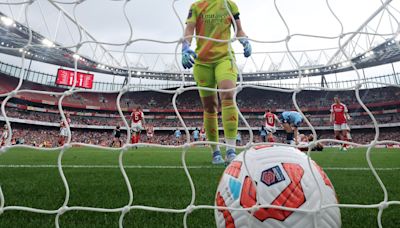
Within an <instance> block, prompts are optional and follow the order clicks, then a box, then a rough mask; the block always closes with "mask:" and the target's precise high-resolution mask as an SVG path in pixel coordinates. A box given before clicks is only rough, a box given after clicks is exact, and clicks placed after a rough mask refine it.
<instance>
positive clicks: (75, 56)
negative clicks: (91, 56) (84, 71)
mask: <svg viewBox="0 0 400 228" xmlns="http://www.w3.org/2000/svg"><path fill="white" fill-rule="evenodd" d="M72 58H74V59H76V60H78V59H79V58H80V56H79V55H78V54H73V55H72Z"/></svg>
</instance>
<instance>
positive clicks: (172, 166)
mask: <svg viewBox="0 0 400 228" xmlns="http://www.w3.org/2000/svg"><path fill="white" fill-rule="evenodd" d="M62 167H63V168H72V169H83V168H85V169H117V168H119V166H118V165H63V166H62ZM187 167H188V168H189V169H220V168H224V167H223V166H211V165H209V166H207V165H205V166H204V165H203V166H202V165H198V166H187ZM0 168H58V166H57V165H0ZM124 168H126V169H183V166H178V165H124ZM323 169H324V170H339V171H368V170H370V168H368V167H325V168H323ZM375 170H377V171H394V170H400V167H393V168H375Z"/></svg>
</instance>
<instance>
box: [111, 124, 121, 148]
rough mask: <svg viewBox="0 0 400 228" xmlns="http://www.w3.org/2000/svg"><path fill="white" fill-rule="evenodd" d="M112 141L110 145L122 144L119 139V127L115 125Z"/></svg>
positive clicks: (118, 145)
mask: <svg viewBox="0 0 400 228" xmlns="http://www.w3.org/2000/svg"><path fill="white" fill-rule="evenodd" d="M113 136H114V138H113V141H112V143H111V147H121V146H122V141H121V127H120V126H119V125H117V126H116V127H115V130H114V131H113Z"/></svg>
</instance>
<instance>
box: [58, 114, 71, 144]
mask: <svg viewBox="0 0 400 228" xmlns="http://www.w3.org/2000/svg"><path fill="white" fill-rule="evenodd" d="M60 119H61V120H60V136H59V137H58V146H64V144H65V140H66V139H67V137H68V130H67V126H66V125H65V123H64V121H63V120H62V118H60ZM65 119H66V121H67V123H68V125H70V124H71V119H70V115H69V113H66V114H65Z"/></svg>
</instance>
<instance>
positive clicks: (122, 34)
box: [0, 0, 400, 71]
mask: <svg viewBox="0 0 400 228" xmlns="http://www.w3.org/2000/svg"><path fill="white" fill-rule="evenodd" d="M13 2H14V1H13ZM15 2H18V1H15ZM19 2H21V1H19ZM64 2H73V1H70V0H68V1H64ZM193 2H194V1H193V0H179V1H176V9H177V11H178V15H179V17H180V18H181V20H183V21H184V20H185V18H186V15H187V12H188V9H189V7H190V5H191V3H193ZM235 2H236V3H237V5H238V6H239V9H240V13H241V20H242V24H243V27H244V29H245V31H246V33H247V35H248V36H249V37H250V38H251V39H255V40H259V41H274V40H280V39H284V38H285V37H286V35H287V32H286V28H285V27H284V24H283V23H282V20H281V19H280V17H279V15H278V13H277V10H276V8H275V6H274V1H273V0H236V1H235ZM328 2H329V4H330V5H331V7H332V9H333V10H334V12H335V14H336V15H337V17H338V18H339V19H340V20H341V21H342V23H343V25H344V32H350V31H354V30H356V29H357V28H358V26H359V25H360V24H361V23H362V22H364V21H365V20H366V19H367V18H368V17H369V16H370V15H371V14H372V13H373V12H374V11H375V10H376V9H377V8H378V7H379V6H380V5H381V1H380V0H368V1H365V0H334V1H333V0H331V1H328ZM276 3H277V6H278V9H279V10H280V11H281V13H282V16H283V17H284V18H285V20H286V22H287V24H288V26H289V28H290V32H291V34H310V35H320V36H337V35H339V34H340V24H339V23H338V22H337V21H336V20H335V18H334V16H333V15H332V14H331V12H330V11H329V9H328V6H327V2H326V1H324V0H301V1H294V0H292V1H289V0H277V1H276ZM123 4H124V1H110V0H86V1H84V2H83V3H82V4H79V5H78V6H77V8H76V11H75V13H76V16H77V20H78V21H79V22H80V23H81V24H82V25H83V26H84V27H85V28H86V29H87V30H88V31H89V32H90V33H91V34H92V35H94V37H95V38H96V39H97V40H98V41H101V42H111V43H123V42H126V41H127V39H128V36H129V27H128V24H127V22H126V20H125V19H124V17H123V11H122V9H123ZM172 4H173V1H172V0H131V1H130V2H129V3H128V5H127V8H126V11H127V13H128V15H129V19H130V21H131V23H132V28H133V35H134V37H133V38H150V39H157V40H164V41H172V40H177V39H179V38H180V37H181V34H182V28H181V27H180V24H179V21H178V19H177V17H176V16H175V15H174V13H173V10H172ZM392 5H393V6H395V7H396V8H397V9H400V7H399V6H400V1H399V0H394V1H393V2H392ZM60 6H61V7H63V8H64V9H65V10H66V11H68V12H69V13H70V14H71V15H73V6H74V5H71V4H61V5H60ZM21 8H22V6H20V5H17V6H11V7H7V6H5V5H0V10H1V11H2V12H4V13H6V14H8V15H11V14H12V15H13V16H14V18H16V19H18V18H19V19H20V21H23V20H24V16H23V15H22V14H20V12H21ZM40 8H41V9H42V10H40ZM10 9H11V10H10ZM42 12H44V14H43V15H42V14H41V13H42ZM28 15H29V16H28V20H29V23H30V25H31V27H32V28H33V29H34V30H36V31H38V32H40V33H41V34H43V35H45V36H48V37H50V38H51V39H53V38H54V34H55V31H56V27H57V16H58V11H57V10H55V8H54V7H53V6H51V5H50V4H49V3H48V1H47V0H37V1H35V2H34V3H33V4H32V5H31V6H30V7H29V11H28ZM396 15H398V14H396ZM43 17H44V18H45V19H43ZM385 18H389V17H385ZM385 18H384V20H385ZM399 18H400V17H399ZM46 23H47V24H46ZM390 23H391V22H390V21H389V20H387V19H386V21H382V24H386V25H388V26H381V27H382V29H383V30H385V31H383V30H382V31H379V32H381V33H389V31H390V30H391V28H390V26H389V24H390ZM70 33H71V34H72V36H73V38H71V35H70ZM77 34H78V33H77V29H76V27H75V26H74V25H73V24H72V23H70V22H67V23H64V22H63V21H62V20H61V21H60V23H59V29H58V32H57V37H56V39H55V40H56V41H57V42H59V43H62V44H64V45H71V44H76V42H77V39H78V36H77ZM72 39H73V40H72ZM252 45H253V51H255V52H271V51H285V50H286V47H285V45H284V43H283V42H282V43H279V44H260V43H256V42H252ZM175 46H176V45H175V44H171V45H166V44H157V43H150V42H137V43H134V44H132V45H131V46H130V47H129V51H138V52H163V53H164V52H174V49H175ZM337 46H338V39H317V38H309V37H301V36H295V37H293V38H292V39H291V40H290V42H289V47H290V48H291V50H304V49H320V48H331V47H337ZM107 48H109V49H111V50H121V47H111V46H107ZM234 48H235V50H236V51H238V52H240V51H241V46H240V44H237V42H236V44H234ZM89 49H90V48H89V47H88V45H85V46H84V47H83V48H82V50H81V51H82V52H81V53H83V54H86V55H87V56H91V54H90V51H89ZM115 55H116V56H121V54H116V53H115ZM129 58H130V61H131V63H135V62H137V61H138V60H139V55H129ZM263 58H264V57H263V56H262V55H257V54H255V55H254V61H255V63H256V65H260V64H261V62H262V59H263ZM273 58H276V59H277V60H276V61H279V58H281V57H280V56H278V55H277V56H276V57H273ZM155 59H156V58H155V56H151V55H147V56H145V57H144V58H142V59H141V63H142V64H147V65H150V66H151V65H152V64H154V62H155ZM163 61H164V62H165V64H170V63H172V56H165V57H163ZM244 61H245V60H244V58H242V57H240V56H239V57H238V62H239V64H243V63H244ZM248 65H251V64H248ZM248 70H250V71H252V70H255V67H254V66H249V67H248Z"/></svg>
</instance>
